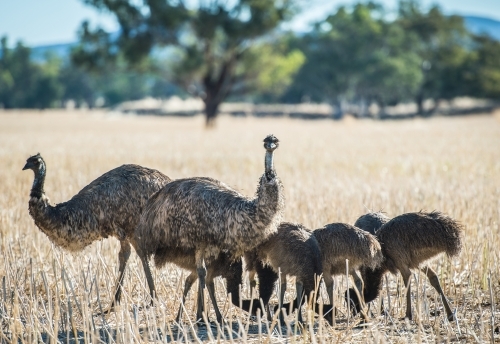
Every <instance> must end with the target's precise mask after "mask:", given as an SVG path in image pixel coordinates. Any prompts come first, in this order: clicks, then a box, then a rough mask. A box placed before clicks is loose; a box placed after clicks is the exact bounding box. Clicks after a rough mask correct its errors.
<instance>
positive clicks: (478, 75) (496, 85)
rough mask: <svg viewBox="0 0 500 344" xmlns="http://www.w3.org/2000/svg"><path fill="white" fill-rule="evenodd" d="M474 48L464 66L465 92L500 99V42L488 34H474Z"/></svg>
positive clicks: (474, 95) (480, 96) (475, 95)
mask: <svg viewBox="0 0 500 344" xmlns="http://www.w3.org/2000/svg"><path fill="white" fill-rule="evenodd" d="M473 48H474V49H473V50H472V52H471V53H470V54H469V56H468V60H467V62H466V63H465V68H464V70H465V71H464V74H465V77H464V79H465V82H464V86H465V87H466V90H465V91H464V93H466V94H468V95H470V96H473V97H479V98H490V99H495V100H500V42H499V41H497V40H495V39H493V38H491V37H489V36H486V35H479V36H474V37H473Z"/></svg>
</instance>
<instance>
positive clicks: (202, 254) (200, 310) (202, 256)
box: [196, 247, 207, 321]
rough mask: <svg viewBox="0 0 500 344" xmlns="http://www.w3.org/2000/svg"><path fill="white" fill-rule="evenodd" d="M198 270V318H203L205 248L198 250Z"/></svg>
mask: <svg viewBox="0 0 500 344" xmlns="http://www.w3.org/2000/svg"><path fill="white" fill-rule="evenodd" d="M196 272H197V274H198V306H197V310H196V320H197V321H198V320H201V319H203V311H204V308H205V307H204V304H203V303H204V301H205V298H204V290H205V284H206V282H205V279H206V276H207V268H206V267H205V248H204V247H203V248H202V249H201V250H196Z"/></svg>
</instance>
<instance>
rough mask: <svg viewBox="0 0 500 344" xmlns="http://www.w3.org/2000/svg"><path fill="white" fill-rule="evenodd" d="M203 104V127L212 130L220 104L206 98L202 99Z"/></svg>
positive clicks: (210, 98)
mask: <svg viewBox="0 0 500 344" xmlns="http://www.w3.org/2000/svg"><path fill="white" fill-rule="evenodd" d="M204 102H205V119H206V121H205V125H206V127H207V128H213V127H214V126H215V118H216V117H217V114H218V112H219V105H220V102H218V101H217V100H215V99H213V98H212V97H209V96H207V97H206V98H205V99H204Z"/></svg>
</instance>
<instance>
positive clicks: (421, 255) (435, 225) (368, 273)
mask: <svg viewBox="0 0 500 344" xmlns="http://www.w3.org/2000/svg"><path fill="white" fill-rule="evenodd" d="M462 231H463V229H462V225H461V224H460V223H458V222H457V221H455V220H454V219H452V218H450V217H448V216H446V215H444V214H442V213H440V212H438V211H434V212H431V213H424V212H418V213H407V214H403V215H399V216H397V217H395V218H393V219H392V220H390V221H389V222H387V223H386V224H384V225H383V226H382V227H381V228H380V229H379V230H378V231H377V232H376V237H377V239H378V240H379V242H380V244H381V246H382V252H383V254H384V260H383V261H382V264H381V265H380V267H378V268H376V269H366V270H364V276H363V280H364V282H365V284H364V287H365V288H364V291H363V297H364V299H365V302H370V301H373V300H374V299H376V298H377V296H378V295H379V293H380V288H381V285H382V277H383V276H384V274H385V273H386V272H387V271H390V272H392V273H393V274H396V273H397V272H398V271H399V272H400V273H401V275H402V276H403V281H404V283H405V286H406V288H407V290H406V318H408V319H410V320H411V319H412V311H411V288H410V277H411V271H410V269H417V268H419V269H420V270H421V271H423V272H424V273H425V274H426V275H427V278H428V279H429V282H430V283H431V285H432V286H433V287H434V288H435V289H436V290H437V292H438V293H439V294H440V295H441V299H442V301H443V305H444V308H445V310H446V315H447V317H448V319H450V320H451V319H453V318H454V314H453V312H452V310H451V308H450V306H449V304H448V301H447V299H446V296H445V295H444V293H443V290H442V288H441V285H440V283H439V279H438V277H437V275H436V273H435V272H434V270H432V269H431V268H430V267H429V266H427V265H423V266H422V265H421V264H422V263H423V262H425V261H427V260H429V259H431V258H433V257H435V256H437V255H438V254H440V253H446V254H447V255H448V256H449V257H453V256H456V255H457V254H458V253H459V252H460V250H461V248H462ZM349 294H350V297H351V300H352V302H353V303H354V305H355V310H356V311H359V309H360V302H359V298H358V297H357V295H356V294H355V293H354V291H353V290H352V288H351V289H350V290H349Z"/></svg>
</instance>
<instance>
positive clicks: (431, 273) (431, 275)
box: [421, 266, 455, 320]
mask: <svg viewBox="0 0 500 344" xmlns="http://www.w3.org/2000/svg"><path fill="white" fill-rule="evenodd" d="M421 270H422V271H423V272H424V273H425V274H426V275H427V278H428V279H429V282H430V283H431V285H432V286H433V287H434V289H436V291H437V292H438V293H439V294H440V295H441V300H443V305H444V309H445V310H446V316H447V317H448V320H453V319H454V318H455V315H454V314H453V312H452V310H451V308H450V305H449V304H448V300H447V299H446V296H445V295H444V292H443V289H441V284H440V283H439V278H438V277H437V274H436V272H435V271H434V270H432V269H431V268H430V267H428V266H426V267H423V268H422V269H421Z"/></svg>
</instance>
